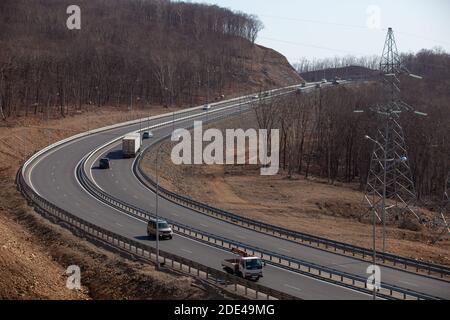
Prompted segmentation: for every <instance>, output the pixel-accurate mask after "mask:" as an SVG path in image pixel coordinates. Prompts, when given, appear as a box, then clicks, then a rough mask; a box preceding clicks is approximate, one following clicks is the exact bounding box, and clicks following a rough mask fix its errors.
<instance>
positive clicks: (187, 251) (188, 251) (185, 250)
mask: <svg viewBox="0 0 450 320" xmlns="http://www.w3.org/2000/svg"><path fill="white" fill-rule="evenodd" d="M181 251H184V252H186V253H189V254H192V253H193V252H192V251H190V250H187V249H183V248H182V249H181Z"/></svg>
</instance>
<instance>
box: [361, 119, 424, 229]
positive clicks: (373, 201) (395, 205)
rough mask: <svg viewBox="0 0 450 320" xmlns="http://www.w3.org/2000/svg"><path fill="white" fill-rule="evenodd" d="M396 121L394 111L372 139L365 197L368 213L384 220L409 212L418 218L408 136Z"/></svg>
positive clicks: (396, 218) (398, 217)
mask: <svg viewBox="0 0 450 320" xmlns="http://www.w3.org/2000/svg"><path fill="white" fill-rule="evenodd" d="M397 120H398V115H397V114H395V113H393V114H391V115H386V119H385V126H384V128H383V129H379V130H378V134H377V139H376V140H373V141H375V148H374V150H373V153H372V159H371V164H370V171H369V175H368V178H367V187H366V194H365V196H364V199H365V202H366V203H367V205H368V210H367V211H366V213H365V214H368V213H369V212H374V213H375V215H376V216H377V217H378V219H379V220H380V221H382V222H383V221H384V222H385V221H386V220H389V219H390V218H392V217H394V219H395V220H398V219H400V218H401V217H402V216H403V214H404V213H405V212H406V211H409V212H410V213H411V214H413V215H414V216H415V217H416V218H417V219H419V216H418V215H417V214H416V213H415V212H414V209H413V206H414V205H415V202H416V192H415V189H414V182H413V180H412V178H411V169H410V167H409V161H408V153H407V150H406V143H405V138H404V134H403V129H402V127H401V126H400V124H399V123H398V121H397ZM385 186H386V187H385ZM383 208H385V211H384V210H383Z"/></svg>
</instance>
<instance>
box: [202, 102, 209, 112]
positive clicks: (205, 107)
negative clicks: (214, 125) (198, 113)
mask: <svg viewBox="0 0 450 320" xmlns="http://www.w3.org/2000/svg"><path fill="white" fill-rule="evenodd" d="M208 110H211V105H209V104H205V106H204V107H203V111H208Z"/></svg>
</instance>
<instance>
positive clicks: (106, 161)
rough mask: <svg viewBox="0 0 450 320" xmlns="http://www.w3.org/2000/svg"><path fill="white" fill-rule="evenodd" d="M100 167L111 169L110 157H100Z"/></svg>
mask: <svg viewBox="0 0 450 320" xmlns="http://www.w3.org/2000/svg"><path fill="white" fill-rule="evenodd" d="M98 167H99V168H100V169H101V170H107V169H110V168H111V164H110V162H109V159H108V158H102V159H100V162H99V165H98Z"/></svg>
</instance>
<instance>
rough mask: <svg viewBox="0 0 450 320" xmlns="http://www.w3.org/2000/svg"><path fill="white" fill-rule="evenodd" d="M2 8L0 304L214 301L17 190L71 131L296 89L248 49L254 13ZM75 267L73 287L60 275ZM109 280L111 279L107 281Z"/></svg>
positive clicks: (147, 1) (97, 0)
mask: <svg viewBox="0 0 450 320" xmlns="http://www.w3.org/2000/svg"><path fill="white" fill-rule="evenodd" d="M71 4H73V3H72V2H70V1H66V0H35V1H29V0H2V1H0V47H1V48H2V49H1V50H0V190H1V192H0V269H1V270H2V271H3V272H2V274H1V275H0V299H168V298H173V299H193V298H197V299H208V298H215V299H218V298H224V296H223V295H222V294H220V293H219V292H217V291H215V290H213V289H211V288H209V287H207V286H205V284H202V283H197V282H196V281H195V280H194V279H191V278H186V277H183V276H179V275H172V274H165V273H160V272H156V271H155V270H154V269H153V268H152V267H151V266H142V265H141V264H137V263H132V262H129V261H127V260H124V259H122V258H120V257H117V256H116V255H114V254H110V253H108V252H105V251H104V250H100V249H97V248H95V247H94V246H91V245H89V244H88V243H86V242H84V241H81V240H80V239H78V238H76V237H75V236H73V235H71V234H70V233H69V232H66V231H65V230H63V229H61V228H60V227H58V226H54V225H52V224H50V223H48V222H47V221H46V220H44V219H43V218H41V217H40V216H39V215H37V214H36V213H34V212H33V210H32V209H31V208H29V207H28V206H27V203H26V201H25V200H24V199H23V198H22V197H21V196H20V194H19V193H18V192H17V190H16V189H15V185H14V175H15V173H16V172H17V170H18V169H19V166H20V163H23V162H24V160H25V159H27V158H28V157H29V156H30V155H31V154H32V153H34V152H36V151H37V150H39V149H41V148H43V147H45V146H46V145H49V144H51V143H52V142H56V141H58V140H61V139H63V138H66V137H68V136H71V135H74V134H76V133H78V132H84V131H87V130H89V129H92V128H96V127H101V126H105V125H108V124H112V123H118V122H123V121H127V120H131V119H136V118H137V117H146V116H149V115H152V114H157V113H163V112H169V111H175V110H178V109H179V108H182V107H187V106H191V105H195V104H200V103H204V102H205V101H206V97H207V96H208V95H209V96H210V99H211V100H214V99H219V97H220V98H223V96H225V97H231V96H238V95H241V94H243V93H249V92H256V91H259V90H261V89H268V88H274V87H281V86H286V85H291V84H294V83H299V82H300V81H301V78H300V76H299V75H298V74H297V73H296V72H295V71H294V69H293V68H292V67H291V66H290V65H289V63H288V61H287V60H286V58H284V57H283V56H282V55H280V54H279V53H277V52H275V51H273V50H271V49H268V48H264V47H260V46H258V45H256V44H254V40H255V37H256V35H257V31H258V30H259V28H260V25H259V21H258V19H257V18H256V17H253V16H249V15H245V14H242V13H234V12H232V11H230V10H228V9H223V8H219V7H217V6H208V5H201V4H189V3H180V2H177V3H172V2H170V1H158V0H144V1H142V0H127V1H121V0H108V1H104V0H79V1H77V2H76V4H77V5H78V6H80V8H81V14H82V20H81V21H82V24H81V30H77V31H69V30H68V29H67V28H66V19H67V18H68V15H67V14H66V9H67V7H68V6H69V5H71ZM71 264H77V265H80V266H81V267H82V270H83V280H82V285H83V291H81V292H72V291H69V290H68V289H66V287H65V280H66V275H65V270H66V268H67V267H68V265H71ZM112 280H113V281H112Z"/></svg>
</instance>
